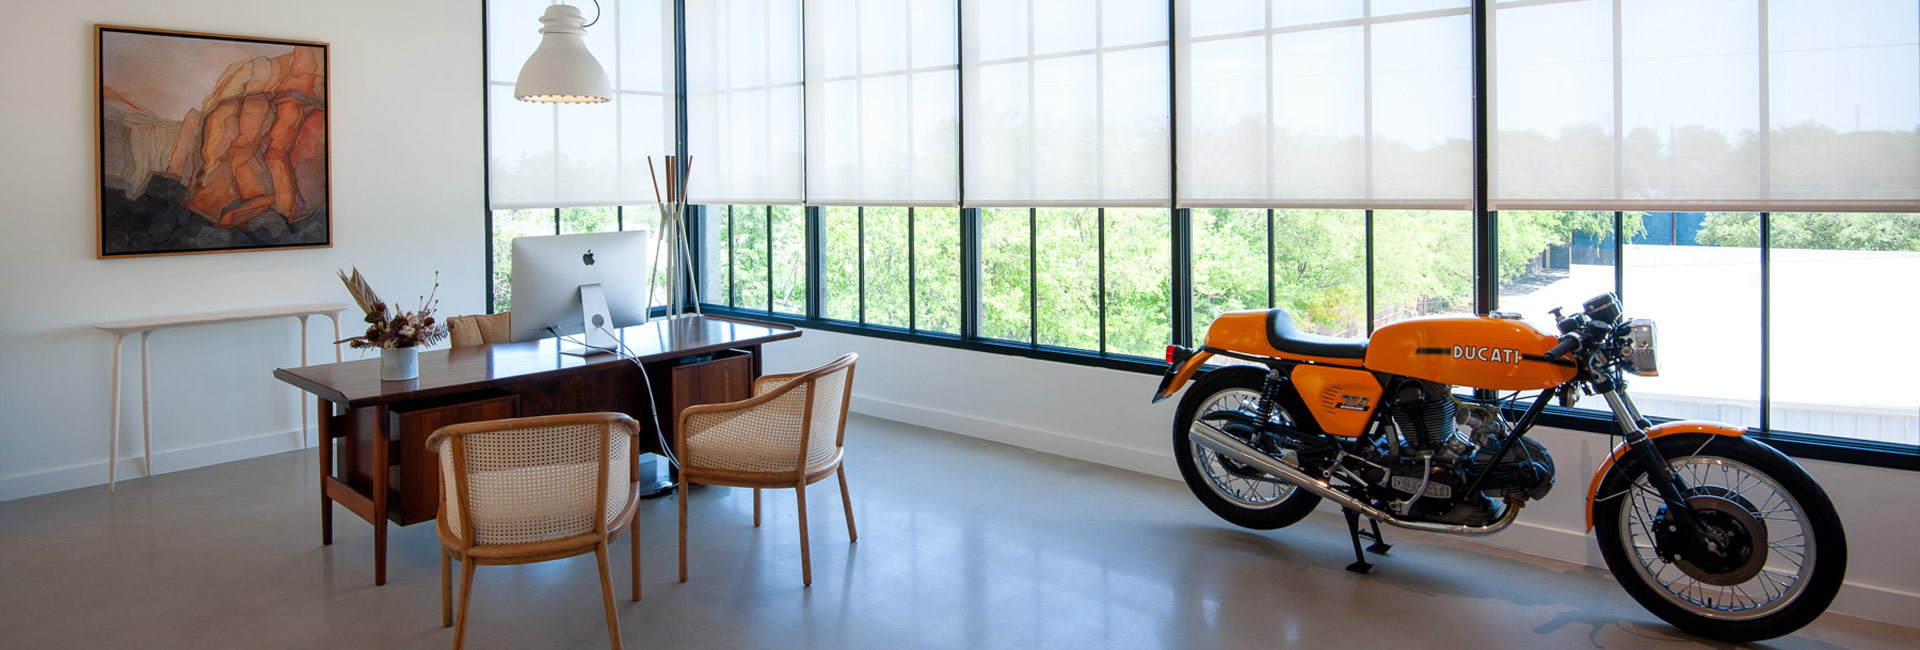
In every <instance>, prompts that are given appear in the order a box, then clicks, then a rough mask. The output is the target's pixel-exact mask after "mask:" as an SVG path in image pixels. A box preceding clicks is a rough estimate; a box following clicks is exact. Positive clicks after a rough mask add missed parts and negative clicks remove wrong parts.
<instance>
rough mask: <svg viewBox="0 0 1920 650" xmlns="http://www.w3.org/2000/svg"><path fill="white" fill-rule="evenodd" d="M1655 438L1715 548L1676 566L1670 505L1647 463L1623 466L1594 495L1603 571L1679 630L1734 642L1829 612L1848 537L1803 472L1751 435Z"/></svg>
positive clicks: (1786, 629) (1780, 631) (1788, 629)
mask: <svg viewBox="0 0 1920 650" xmlns="http://www.w3.org/2000/svg"><path fill="white" fill-rule="evenodd" d="M1654 442H1655V444H1656V445H1657V448H1658V449H1659V450H1660V454H1661V456H1662V457H1663V458H1666V459H1667V462H1668V465H1669V467H1670V468H1671V469H1672V471H1673V472H1674V475H1675V476H1677V477H1678V478H1679V480H1680V481H1682V482H1683V484H1684V487H1683V490H1684V492H1683V494H1685V495H1686V497H1687V503H1688V505H1689V506H1690V509H1691V510H1692V511H1693V513H1694V518H1695V519H1696V520H1698V521H1699V522H1700V523H1701V525H1702V527H1703V528H1705V529H1706V534H1707V536H1708V538H1709V540H1708V541H1709V542H1710V543H1711V545H1712V546H1713V547H1714V549H1715V552H1714V553H1711V554H1710V555H1709V556H1708V557H1698V558H1689V557H1686V556H1679V557H1678V559H1672V558H1673V557H1674V556H1673V555H1672V554H1671V551H1674V550H1676V549H1678V548H1681V547H1680V546H1679V544H1678V541H1677V540H1675V539H1673V538H1670V537H1667V535H1668V534H1669V533H1668V532H1667V531H1669V530H1671V529H1670V528H1669V526H1668V525H1669V524H1670V523H1671V522H1669V521H1668V520H1667V516H1666V512H1665V507H1666V504H1665V500H1664V499H1662V498H1661V497H1660V495H1659V493H1658V492H1657V491H1656V490H1655V489H1654V488H1653V487H1652V486H1651V485H1650V484H1649V482H1648V481H1647V470H1646V468H1644V467H1641V465H1642V464H1643V463H1638V462H1632V461H1629V460H1627V459H1622V462H1621V463H1620V464H1618V465H1615V466H1614V468H1613V470H1612V471H1610V472H1609V473H1608V475H1607V476H1606V477H1604V478H1603V479H1602V480H1601V484H1600V489H1599V490H1598V491H1597V493H1596V494H1595V497H1594V499H1595V502H1594V505H1593V528H1594V533H1595V534H1596V535H1598V536H1599V538H1600V540H1599V541H1600V555H1601V557H1603V558H1605V559H1606V562H1607V569H1608V570H1609V571H1611V572H1612V573H1613V577H1614V580H1615V581H1617V582H1619V583H1620V586H1621V587H1624V588H1625V589H1626V590H1627V593H1628V594H1630V595H1632V596H1633V599H1634V600H1635V601H1638V602H1639V603H1640V605H1641V606H1642V607H1645V608H1647V610H1648V611H1650V612H1653V614H1654V615H1655V616H1659V617H1660V618H1661V620H1664V621H1666V622H1668V623H1671V624H1673V625H1674V626H1675V627H1678V628H1680V629H1682V630H1685V631H1687V632H1690V633H1693V634H1697V635H1700V636H1703V637H1707V638H1710V639H1717V640H1720V641H1728V642H1744V641H1758V640H1761V639H1771V638H1774V637H1778V636H1782V635H1786V634H1790V633H1792V632H1793V631H1794V630H1798V629H1800V628H1801V627H1804V626H1806V625H1807V624H1808V623H1811V622H1813V619H1814V618H1816V617H1818V616H1819V615H1820V613H1821V612H1824V611H1826V609H1827V605H1829V604H1831V603H1832V602H1833V597H1834V595H1835V594H1836V593H1838V592H1839V590H1840V582H1841V580H1842V579H1843V578H1844V577H1845V575H1846V572H1847V540H1846V533H1845V532H1844V531H1843V530H1842V529H1841V526H1840V516H1839V515H1838V514H1836V513H1835V512H1834V509H1833V502H1832V501H1830V500H1829V499H1828V498H1827V494H1826V492H1825V491H1823V490H1821V489H1820V485H1819V484H1818V483H1815V482H1814V480H1813V477H1812V476H1809V475H1808V474H1807V472H1806V470H1804V469H1802V468H1801V467H1800V466H1799V465H1798V464H1796V463H1794V462H1793V461H1792V460H1791V459H1789V458H1787V457H1786V456H1785V455H1783V454H1781V453H1780V452H1779V451H1777V450H1775V449H1773V448H1772V447H1769V446H1766V445H1764V444H1761V443H1759V442H1755V441H1752V440H1747V439H1745V438H1729V437H1723V436H1709V435H1705V434H1682V435H1673V436H1666V437H1663V438H1660V439H1658V440H1655V441H1654ZM1628 458H1631V455H1630V456H1629V457H1628ZM1663 549H1665V550H1667V551H1669V553H1663V552H1662V550H1663Z"/></svg>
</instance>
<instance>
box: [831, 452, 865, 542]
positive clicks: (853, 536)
mask: <svg viewBox="0 0 1920 650" xmlns="http://www.w3.org/2000/svg"><path fill="white" fill-rule="evenodd" d="M834 473H835V474H839V475H840V506H841V507H843V508H846V510H847V541H849V542H858V541H860V532H859V531H856V530H854V529H853V495H852V494H849V493H848V492H847V466H846V465H841V466H840V470H839V471H837V472H834Z"/></svg>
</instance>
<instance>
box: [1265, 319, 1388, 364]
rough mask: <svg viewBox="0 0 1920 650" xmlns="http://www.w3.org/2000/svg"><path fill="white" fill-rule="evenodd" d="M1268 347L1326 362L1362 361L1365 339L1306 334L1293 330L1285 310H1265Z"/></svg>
mask: <svg viewBox="0 0 1920 650" xmlns="http://www.w3.org/2000/svg"><path fill="white" fill-rule="evenodd" d="M1267 344H1268V345H1271V346H1273V349H1275V350H1279V351H1281V352H1290V353H1293V354H1303V355H1307V356H1314V357H1325V358H1329V359H1364V358H1366V356H1367V340H1366V339H1348V338H1340V337H1338V336H1322V335H1319V334H1308V333H1306V332H1302V331H1300V328H1298V327H1294V325H1293V316H1291V315H1289V314H1287V310H1285V309H1278V308H1276V309H1269V310H1267Z"/></svg>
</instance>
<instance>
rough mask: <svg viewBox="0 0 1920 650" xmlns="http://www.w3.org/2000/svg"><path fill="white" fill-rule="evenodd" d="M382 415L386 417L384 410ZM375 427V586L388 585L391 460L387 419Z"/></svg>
mask: <svg viewBox="0 0 1920 650" xmlns="http://www.w3.org/2000/svg"><path fill="white" fill-rule="evenodd" d="M382 411H383V412H382V413H381V415H383V416H384V415H385V413H384V411H385V409H382ZM379 420H380V423H379V424H378V425H375V426H374V434H375V437H374V445H373V466H374V467H375V470H374V472H373V586H375V587H378V586H380V585H384V584H387V476H388V473H389V472H388V468H389V467H390V464H391V459H389V458H387V450H388V448H389V443H388V442H387V441H388V440H390V438H388V436H389V435H392V433H391V432H389V431H387V422H386V420H387V418H385V417H381V418H379Z"/></svg>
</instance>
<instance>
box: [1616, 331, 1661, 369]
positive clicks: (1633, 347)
mask: <svg viewBox="0 0 1920 650" xmlns="http://www.w3.org/2000/svg"><path fill="white" fill-rule="evenodd" d="M1657 344H1658V336H1657V335H1656V330H1655V328H1654V326H1653V321H1652V320H1651V319H1646V318H1635V319H1633V321H1632V322H1629V323H1627V341H1626V345H1625V346H1622V347H1621V349H1620V352H1621V354H1622V355H1623V356H1625V357H1626V360H1627V372H1631V373H1633V374H1636V375H1640V376H1643V377H1658V376H1660V361H1659V357H1658V356H1657V355H1656V354H1655V351H1654V348H1655V347H1656V346H1657Z"/></svg>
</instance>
